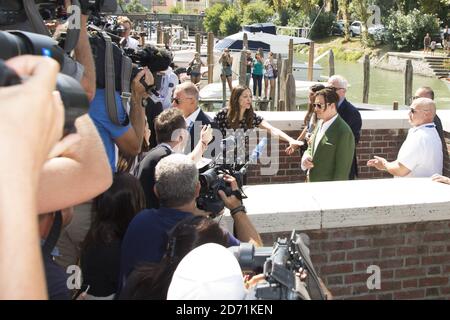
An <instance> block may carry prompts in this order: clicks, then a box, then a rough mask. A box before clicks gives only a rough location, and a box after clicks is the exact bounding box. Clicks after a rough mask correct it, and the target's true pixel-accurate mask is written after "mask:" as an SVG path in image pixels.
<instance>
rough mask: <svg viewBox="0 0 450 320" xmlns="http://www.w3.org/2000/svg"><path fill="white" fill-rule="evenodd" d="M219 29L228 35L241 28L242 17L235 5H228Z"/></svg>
mask: <svg viewBox="0 0 450 320" xmlns="http://www.w3.org/2000/svg"><path fill="white" fill-rule="evenodd" d="M219 30H220V33H221V34H222V35H224V36H228V35H230V34H233V33H236V32H239V30H241V17H240V15H239V12H238V10H237V9H236V8H235V7H228V8H227V9H226V10H225V11H224V12H223V14H222V17H221V22H220V27H219Z"/></svg>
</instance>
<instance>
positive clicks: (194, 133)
mask: <svg viewBox="0 0 450 320" xmlns="http://www.w3.org/2000/svg"><path fill="white" fill-rule="evenodd" d="M208 124H210V125H211V127H212V128H213V129H217V126H216V124H215V122H214V121H213V120H212V119H211V118H210V117H209V116H208V115H207V114H206V113H204V112H203V110H200V112H199V114H198V116H197V118H195V123H194V125H193V126H190V127H189V134H190V135H191V145H190V146H187V147H186V149H189V150H188V151H192V150H194V148H195V146H196V145H197V143H198V141H199V140H200V131H202V126H204V125H208ZM213 141H214V139H213ZM211 142H212V141H211Z"/></svg>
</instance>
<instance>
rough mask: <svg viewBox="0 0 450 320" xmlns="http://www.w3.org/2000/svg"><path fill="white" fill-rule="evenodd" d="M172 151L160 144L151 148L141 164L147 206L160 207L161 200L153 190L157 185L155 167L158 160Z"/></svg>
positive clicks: (142, 183) (140, 178) (139, 176)
mask: <svg viewBox="0 0 450 320" xmlns="http://www.w3.org/2000/svg"><path fill="white" fill-rule="evenodd" d="M171 153H172V151H171V150H170V149H169V148H167V147H166V146H162V145H158V146H156V147H154V148H153V149H152V150H150V151H149V152H148V153H147V155H146V156H145V158H144V159H142V161H141V163H140V164H139V170H138V176H137V177H138V179H139V181H140V182H141V185H142V189H144V194H145V199H146V202H147V206H146V208H149V209H151V208H159V200H158V198H157V197H156V195H155V193H154V192H153V186H154V185H155V168H156V165H157V164H158V162H159V161H160V160H161V159H162V158H164V157H167V156H168V155H170V154H171Z"/></svg>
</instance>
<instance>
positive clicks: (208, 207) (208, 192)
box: [197, 137, 267, 218]
mask: <svg viewBox="0 0 450 320" xmlns="http://www.w3.org/2000/svg"><path fill="white" fill-rule="evenodd" d="M235 142H236V141H235V138H234V137H228V138H226V139H223V140H222V151H223V152H222V153H221V154H219V155H218V156H217V157H216V159H215V160H214V161H212V162H211V163H210V165H209V168H208V169H206V170H205V171H204V172H203V173H201V174H200V175H199V180H200V195H199V197H198V198H197V207H198V208H199V209H201V210H204V211H206V212H210V213H211V217H212V218H214V217H216V216H217V215H218V214H219V213H220V212H221V211H222V210H223V209H224V207H225V204H224V202H223V201H222V199H221V198H220V196H219V190H222V191H224V192H225V194H226V195H227V196H228V197H229V196H231V195H233V194H234V195H235V196H236V197H237V198H238V199H240V200H242V199H246V198H247V196H246V195H245V194H244V192H243V191H242V185H243V182H244V176H245V174H246V173H247V167H248V166H249V165H250V164H254V163H256V162H257V161H258V159H259V157H260V156H261V153H262V151H263V149H264V148H265V146H266V144H267V138H263V139H261V141H260V142H259V143H258V145H257V146H256V148H255V149H254V150H253V152H252V154H251V155H250V157H249V160H248V161H247V162H246V163H245V164H244V165H243V166H242V165H238V164H237V163H232V164H227V163H226V161H223V158H224V154H226V153H227V150H226V145H227V144H228V143H232V144H234V143H235ZM233 149H234V148H233ZM225 158H227V157H226V156H225ZM224 174H228V175H230V176H232V177H234V178H235V179H236V181H237V184H238V187H239V190H236V191H232V190H231V186H230V185H229V184H228V183H227V182H225V180H224V179H223V175H224Z"/></svg>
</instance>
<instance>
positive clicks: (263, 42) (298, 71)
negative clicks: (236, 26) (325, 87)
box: [214, 23, 323, 81]
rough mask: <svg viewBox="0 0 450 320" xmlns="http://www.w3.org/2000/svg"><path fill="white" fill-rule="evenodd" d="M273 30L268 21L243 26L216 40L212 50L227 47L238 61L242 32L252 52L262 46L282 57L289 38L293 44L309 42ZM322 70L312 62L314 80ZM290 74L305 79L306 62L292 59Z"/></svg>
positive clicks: (241, 45)
mask: <svg viewBox="0 0 450 320" xmlns="http://www.w3.org/2000/svg"><path fill="white" fill-rule="evenodd" d="M274 30H275V26H274V25H273V24H268V23H267V24H255V25H251V26H244V27H243V31H241V32H238V33H235V34H233V35H230V36H228V37H226V38H224V39H222V40H220V41H219V42H217V43H216V45H215V46H214V50H215V51H219V52H222V51H223V50H224V49H229V50H230V51H231V52H237V53H235V54H234V55H233V56H234V61H237V62H239V57H240V51H241V50H242V48H243V39H244V34H246V35H247V40H248V49H249V50H251V51H252V52H256V51H257V50H258V49H259V48H262V50H263V51H264V52H269V51H271V52H273V53H275V54H278V53H279V54H281V57H282V58H287V56H288V53H289V41H290V40H292V42H293V45H294V46H295V45H301V44H309V43H311V40H309V39H307V38H303V37H293V36H287V35H279V34H273V33H274V32H275V31H274ZM264 31H269V32H273V33H268V32H264ZM235 70H236V71H238V70H239V64H238V63H233V71H234V72H236V71H235ZM322 70H323V68H322V67H321V66H320V65H319V64H316V63H314V64H313V80H314V81H319V80H320V79H321V72H322ZM214 71H215V70H214ZM219 72H220V71H219ZM236 73H237V72H236ZM292 74H293V76H294V79H295V80H303V81H306V79H307V74H308V64H307V63H306V62H296V61H294V63H293V66H292Z"/></svg>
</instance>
